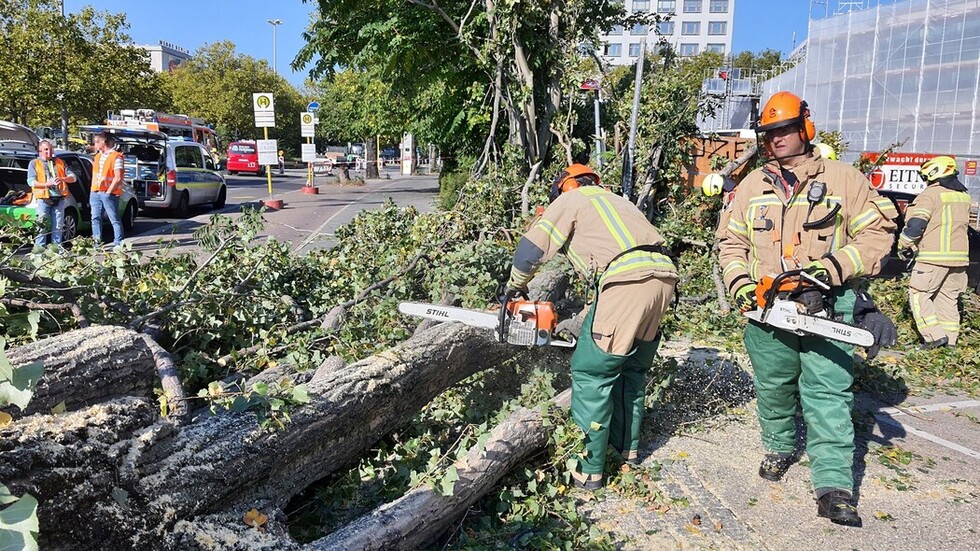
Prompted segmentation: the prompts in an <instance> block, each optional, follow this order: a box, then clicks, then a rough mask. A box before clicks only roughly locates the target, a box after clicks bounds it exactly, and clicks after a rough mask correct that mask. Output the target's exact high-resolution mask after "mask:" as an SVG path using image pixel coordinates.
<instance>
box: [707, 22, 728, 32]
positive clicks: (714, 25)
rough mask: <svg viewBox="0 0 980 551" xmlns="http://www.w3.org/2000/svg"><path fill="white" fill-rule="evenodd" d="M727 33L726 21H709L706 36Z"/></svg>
mask: <svg viewBox="0 0 980 551" xmlns="http://www.w3.org/2000/svg"><path fill="white" fill-rule="evenodd" d="M727 32H728V21H709V22H708V34H725V33H727Z"/></svg>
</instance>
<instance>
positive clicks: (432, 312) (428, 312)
mask: <svg viewBox="0 0 980 551" xmlns="http://www.w3.org/2000/svg"><path fill="white" fill-rule="evenodd" d="M425 314H426V315H427V316H438V317H440V318H446V319H449V313H448V312H446V311H445V310H437V309H436V308H429V309H427V310H426V311H425Z"/></svg>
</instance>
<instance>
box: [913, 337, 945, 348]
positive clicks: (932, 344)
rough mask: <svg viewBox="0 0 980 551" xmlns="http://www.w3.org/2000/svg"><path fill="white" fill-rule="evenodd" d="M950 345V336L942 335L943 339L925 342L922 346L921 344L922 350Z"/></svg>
mask: <svg viewBox="0 0 980 551" xmlns="http://www.w3.org/2000/svg"><path fill="white" fill-rule="evenodd" d="M948 345H949V337H942V338H941V339H939V340H936V341H929V342H924V343H922V346H920V347H919V348H921V349H922V350H932V349H933V348H940V347H943V346H948Z"/></svg>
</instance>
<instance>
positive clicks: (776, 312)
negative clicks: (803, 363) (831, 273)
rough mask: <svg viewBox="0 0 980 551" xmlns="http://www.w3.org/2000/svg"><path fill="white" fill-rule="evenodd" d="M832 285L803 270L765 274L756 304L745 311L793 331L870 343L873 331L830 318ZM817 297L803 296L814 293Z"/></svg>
mask: <svg viewBox="0 0 980 551" xmlns="http://www.w3.org/2000/svg"><path fill="white" fill-rule="evenodd" d="M829 290H830V285H827V284H826V283H824V282H822V281H820V280H819V279H817V278H815V277H813V276H811V275H810V274H808V273H806V272H804V271H803V270H789V271H786V272H783V273H781V274H779V275H777V276H775V277H773V276H763V277H762V280H761V281H760V282H759V285H758V286H757V287H756V289H755V297H756V304H757V307H756V309H755V310H749V311H748V312H745V313H744V314H743V315H744V316H745V317H747V318H749V319H751V320H755V321H757V322H759V323H762V324H765V325H769V326H772V327H775V328H777V329H782V330H783V331H788V332H790V333H793V334H794V335H800V336H806V335H812V336H818V337H823V338H826V339H833V340H836V341H840V342H843V343H847V344H851V345H855V346H862V347H869V346H871V345H873V344H874V342H875V339H874V335H872V334H871V332H870V331H868V330H866V329H862V328H860V327H857V326H855V325H851V324H848V323H844V322H841V321H837V320H834V319H832V318H831V315H830V313H829V312H828V309H827V308H826V304H825V300H824V298H823V297H824V293H825V292H826V291H829ZM815 293H816V294H818V295H819V298H818V299H817V300H815V301H814V300H806V299H804V296H805V294H808V297H814V296H816V295H815Z"/></svg>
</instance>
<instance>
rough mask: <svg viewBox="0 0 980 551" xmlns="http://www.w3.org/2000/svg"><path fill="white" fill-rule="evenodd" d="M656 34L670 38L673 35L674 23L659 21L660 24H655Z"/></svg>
mask: <svg viewBox="0 0 980 551" xmlns="http://www.w3.org/2000/svg"><path fill="white" fill-rule="evenodd" d="M657 33H659V34H660V35H662V36H670V35H672V34H674V22H673V21H661V22H660V23H657Z"/></svg>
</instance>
